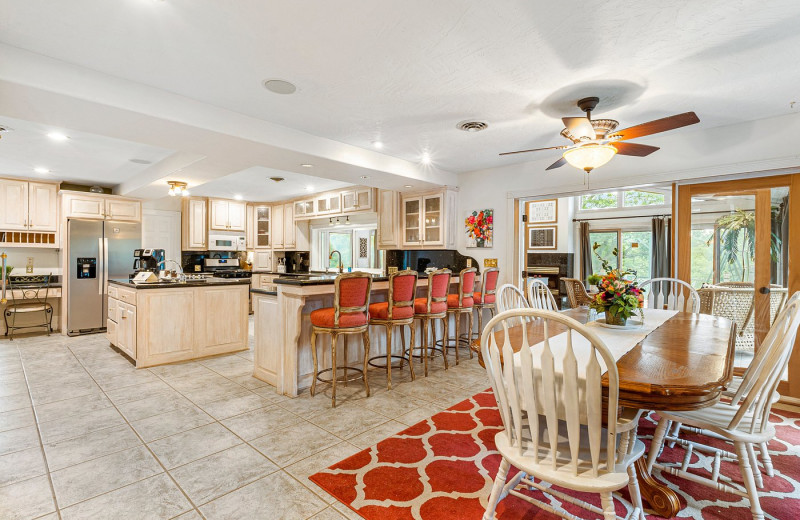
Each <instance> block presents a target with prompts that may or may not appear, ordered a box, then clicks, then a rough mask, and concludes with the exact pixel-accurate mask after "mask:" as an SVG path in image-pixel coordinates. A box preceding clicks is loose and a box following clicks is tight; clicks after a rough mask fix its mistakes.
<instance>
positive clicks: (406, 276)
mask: <svg viewBox="0 0 800 520" xmlns="http://www.w3.org/2000/svg"><path fill="white" fill-rule="evenodd" d="M416 296H417V272H416V271H414V270H413V269H405V270H403V271H397V272H396V273H392V274H390V275H389V294H388V295H387V301H388V302H389V309H388V319H389V320H391V319H392V313H393V311H394V309H397V308H402V307H413V306H414V298H416ZM412 317H413V316H412Z"/></svg>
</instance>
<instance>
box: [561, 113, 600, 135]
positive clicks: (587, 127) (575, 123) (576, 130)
mask: <svg viewBox="0 0 800 520" xmlns="http://www.w3.org/2000/svg"><path fill="white" fill-rule="evenodd" d="M561 121H563V122H564V126H565V127H566V129H567V130H569V133H570V134H572V136H573V137H575V139H580V138H581V137H588V138H589V139H594V138H595V137H596V136H597V134H596V132H595V131H594V127H593V126H592V123H590V122H589V120H588V119H586V118H585V117H562V118H561Z"/></svg>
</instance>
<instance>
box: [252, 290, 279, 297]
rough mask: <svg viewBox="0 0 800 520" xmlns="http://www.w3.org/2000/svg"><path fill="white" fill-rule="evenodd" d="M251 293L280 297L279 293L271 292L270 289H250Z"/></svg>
mask: <svg viewBox="0 0 800 520" xmlns="http://www.w3.org/2000/svg"><path fill="white" fill-rule="evenodd" d="M250 292H251V293H256V294H267V295H270V296H278V291H270V290H269V289H250Z"/></svg>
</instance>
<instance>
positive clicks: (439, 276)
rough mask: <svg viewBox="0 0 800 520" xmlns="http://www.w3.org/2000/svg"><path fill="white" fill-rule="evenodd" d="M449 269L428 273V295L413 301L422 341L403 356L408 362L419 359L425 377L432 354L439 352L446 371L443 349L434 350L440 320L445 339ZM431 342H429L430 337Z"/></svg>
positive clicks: (412, 343) (412, 345) (412, 344)
mask: <svg viewBox="0 0 800 520" xmlns="http://www.w3.org/2000/svg"><path fill="white" fill-rule="evenodd" d="M451 274H452V273H451V271H450V270H449V269H439V270H438V271H433V272H432V273H428V295H427V296H426V297H424V298H416V299H415V300H414V319H415V320H419V322H420V324H421V325H422V341H421V344H420V345H419V346H415V345H414V341H413V340H412V341H411V346H410V347H409V349H408V351H407V352H404V354H407V355H408V358H409V360H411V358H412V355H413V357H418V358H421V360H422V362H423V364H424V366H425V377H427V376H428V357H429V355H430V354H431V353H432V352H437V351H438V352H441V353H442V358H443V359H444V368H445V370H447V356H446V355H445V353H444V349H441V348H436V346H435V345H436V321H435V320H441V322H442V328H443V330H444V336H443V337H445V338H446V337H447V293H448V292H449V291H450V275H451ZM431 335H432V336H433V341H430V342H429V339H430V336H431ZM415 350H419V351H421V354H418V355H417V354H414V353H413V351H415Z"/></svg>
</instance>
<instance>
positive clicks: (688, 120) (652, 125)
mask: <svg viewBox="0 0 800 520" xmlns="http://www.w3.org/2000/svg"><path fill="white" fill-rule="evenodd" d="M699 122H700V118H699V117H697V114H695V113H694V112H685V113H683V114H677V115H674V116H669V117H665V118H662V119H656V120H655V121H650V122H649V123H642V124H641V125H636V126H632V127H630V128H626V129H624V130H620V131H619V132H614V133H613V134H610V135H608V136H606V138H613V137H619V138H620V139H621V140H626V139H635V138H637V137H644V136H646V135H652V134H657V133H660V132H666V131H667V130H674V129H676V128H681V127H684V126H689V125H693V124H696V123H699Z"/></svg>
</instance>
